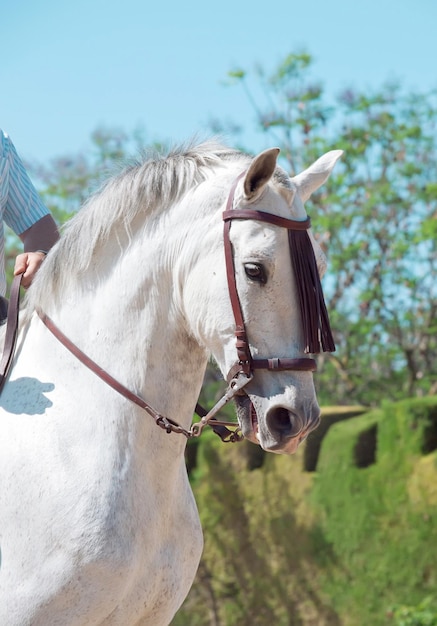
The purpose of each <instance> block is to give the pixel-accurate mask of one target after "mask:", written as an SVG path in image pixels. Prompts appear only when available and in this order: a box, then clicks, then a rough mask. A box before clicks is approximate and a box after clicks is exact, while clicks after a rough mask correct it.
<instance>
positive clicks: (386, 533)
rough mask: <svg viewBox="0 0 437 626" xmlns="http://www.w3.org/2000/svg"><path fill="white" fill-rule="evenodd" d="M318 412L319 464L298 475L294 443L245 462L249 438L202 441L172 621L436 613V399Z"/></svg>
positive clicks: (304, 625) (386, 618) (285, 621)
mask: <svg viewBox="0 0 437 626" xmlns="http://www.w3.org/2000/svg"><path fill="white" fill-rule="evenodd" d="M354 415H355V417H354ZM325 419H326V420H329V423H330V424H331V426H330V427H329V428H328V429H325V430H324V435H325V436H324V438H323V441H322V446H321V449H320V454H319V460H318V463H317V472H307V471H304V466H305V465H304V459H305V449H304V450H299V451H298V453H297V455H296V456H295V457H293V458H289V457H282V456H275V455H271V454H264V453H262V451H261V461H262V462H261V466H260V465H258V469H251V467H253V466H252V465H251V457H252V455H253V454H255V451H257V453H259V452H260V449H259V448H257V447H256V446H254V445H253V444H250V443H248V442H244V443H243V444H239V445H238V446H224V445H223V444H221V443H220V442H219V441H218V440H217V439H216V438H212V437H209V438H206V439H204V440H203V439H201V440H200V442H199V450H198V457H197V468H196V470H195V472H194V474H193V476H192V485H193V489H194V493H195V497H196V501H197V503H198V507H199V511H200V516H201V520H202V526H203V530H204V535H205V550H204V555H203V558H202V562H201V567H200V569H199V574H198V576H197V579H196V581H195V584H194V586H193V588H192V590H191V592H190V595H189V597H188V599H187V601H186V603H185V604H184V606H183V607H182V609H181V610H180V612H179V613H178V615H177V616H176V618H175V620H174V621H173V624H172V626H188V625H191V624H202V626H206V625H207V624H211V625H214V626H233V625H237V624H238V625H239V626H240V625H242V626H244V625H246V624H247V626H249V624H250V625H252V624H255V625H259V626H265V625H266V624H275V626H276V625H278V626H289V625H290V624H293V626H312V625H313V624H318V626H363V624H372V626H389V625H390V624H395V625H396V626H399V625H400V624H411V625H412V624H418V625H421V624H427V623H428V622H427V621H425V620H427V619H435V600H436V597H435V589H436V588H437V560H436V558H435V555H436V552H435V546H436V545H437V526H436V524H435V520H436V519H437V397H429V398H424V399H415V400H408V401H403V402H398V403H394V404H391V403H386V404H384V405H383V406H382V407H381V408H380V409H378V410H374V411H372V412H367V413H364V414H363V413H362V409H359V408H357V407H355V408H349V409H347V410H344V409H343V408H342V407H339V408H335V407H333V408H331V409H330V410H329V411H328V410H326V411H324V413H323V418H322V426H323V423H324V420H325ZM308 445H309V442H308ZM428 597H429V598H430V599H429V600H424V598H428ZM401 619H404V620H407V619H409V620H410V621H404V622H402V621H401ZM414 620H416V621H414ZM420 620H422V621H420ZM429 623H430V624H434V622H433V621H430V622H429Z"/></svg>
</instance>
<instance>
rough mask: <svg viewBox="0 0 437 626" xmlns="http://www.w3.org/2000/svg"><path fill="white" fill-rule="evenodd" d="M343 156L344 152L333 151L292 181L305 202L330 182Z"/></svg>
mask: <svg viewBox="0 0 437 626" xmlns="http://www.w3.org/2000/svg"><path fill="white" fill-rule="evenodd" d="M342 154H343V150H331V151H330V152H327V153H326V154H324V155H323V156H321V157H320V159H317V161H315V162H314V163H313V164H312V165H310V166H309V167H308V168H307V169H306V170H304V171H303V172H301V173H300V174H297V176H294V177H293V178H292V179H291V180H292V181H293V182H294V184H295V185H296V187H297V189H298V191H299V195H300V197H301V198H302V201H303V202H305V201H306V200H308V198H309V197H310V196H311V194H312V193H313V192H314V191H315V190H316V189H318V188H319V187H321V186H322V185H323V183H325V182H326V181H327V180H328V178H329V175H330V173H331V172H332V170H333V168H334V165H335V164H336V162H337V160H338V159H339V158H340V157H341V155H342Z"/></svg>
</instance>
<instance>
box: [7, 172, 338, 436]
mask: <svg viewBox="0 0 437 626" xmlns="http://www.w3.org/2000/svg"><path fill="white" fill-rule="evenodd" d="M245 173H246V172H243V173H242V174H240V176H238V178H237V179H236V180H235V181H234V183H233V185H232V187H231V190H230V192H229V196H228V200H227V204H226V210H225V211H224V212H223V215H222V217H223V221H224V230H223V240H224V251H225V261H226V275H227V281H228V289H229V297H230V301H231V306H232V311H233V315H234V320H235V338H236V351H237V361H236V362H235V364H234V365H233V366H232V367H231V369H230V370H229V373H228V375H227V382H228V388H227V390H226V392H225V393H224V395H223V396H222V398H221V399H220V400H219V401H218V402H217V403H216V404H215V405H214V406H213V407H212V409H211V410H210V411H206V409H204V408H203V407H201V406H200V405H199V404H197V405H196V413H197V414H198V415H199V416H200V421H198V422H195V423H193V424H192V425H191V428H190V429H189V430H187V429H186V428H183V427H182V426H180V424H178V423H177V422H176V421H174V420H172V419H170V418H168V417H165V416H163V415H161V414H160V413H159V412H158V411H156V410H155V409H154V408H153V407H152V406H150V404H148V403H147V402H146V401H145V400H144V399H143V398H141V396H139V395H138V394H136V393H134V392H132V391H131V390H130V389H128V388H127V387H125V386H124V385H123V384H122V383H120V382H119V381H117V380H116V379H115V378H113V377H112V376H111V375H110V374H109V373H108V372H106V371H105V370H104V369H103V368H102V367H100V366H99V365H98V364H97V363H96V362H95V361H93V360H92V359H91V358H90V357H88V356H87V355H86V354H85V353H84V352H82V350H80V349H79V348H78V347H77V346H76V345H75V344H74V343H73V342H72V341H71V340H70V339H69V338H68V337H67V336H66V335H64V333H63V332H62V331H61V330H60V329H59V328H58V327H57V326H56V324H55V323H54V322H53V320H51V319H50V317H48V315H46V314H45V313H44V312H43V311H41V310H40V309H38V308H37V309H36V313H37V315H38V316H39V318H40V319H41V321H42V322H43V323H44V324H45V326H46V327H47V328H48V330H50V332H51V333H52V334H53V335H54V336H55V337H56V338H57V339H58V341H59V342H60V343H62V345H63V346H65V347H66V348H67V349H68V350H69V351H70V352H71V353H72V354H73V355H74V356H75V357H76V358H77V359H78V360H79V361H81V363H83V364H84V365H85V366H86V367H87V368H88V369H90V370H91V371H92V372H94V373H95V374H96V375H97V376H99V378H101V379H102V380H103V381H104V382H105V383H106V384H107V385H108V386H110V387H112V389H114V390H115V391H116V392H117V393H119V394H121V395H122V396H123V397H125V398H126V399H128V400H129V401H130V402H132V403H134V404H135V405H137V406H138V407H140V408H141V409H143V410H144V411H146V412H147V413H148V414H149V415H150V416H151V417H152V418H153V419H154V421H155V423H156V424H157V425H158V426H159V427H160V428H162V429H164V430H165V431H166V432H167V433H171V432H174V433H178V434H182V435H184V436H185V437H187V439H190V438H193V437H199V436H200V435H201V433H202V431H203V429H204V427H205V426H210V427H211V428H212V429H213V430H214V432H215V433H216V434H218V435H219V436H220V437H221V439H222V441H225V442H228V441H229V442H237V441H241V440H242V439H243V435H242V434H241V430H240V427H239V425H238V423H235V422H227V421H221V420H217V418H216V417H215V415H216V414H217V413H218V412H219V411H220V410H221V409H222V408H223V406H225V404H227V403H228V402H229V401H230V400H232V398H234V397H235V396H236V395H242V394H244V392H243V391H242V389H243V388H244V387H245V386H246V385H247V384H248V383H250V381H251V380H252V378H253V372H254V370H256V369H267V370H272V371H286V370H294V371H302V372H314V371H316V369H317V366H316V362H315V360H314V359H312V358H308V357H299V358H287V357H273V358H263V359H254V358H253V357H252V354H251V351H250V345H249V340H248V337H247V332H246V328H245V324H244V316H243V312H242V309H241V304H240V299H239V297H238V290H237V283H236V277H235V264H234V256H233V250H232V243H231V240H230V229H231V223H232V220H234V219H244V220H246V219H252V220H257V221H261V222H267V223H269V224H274V225H275V226H280V227H282V228H286V229H287V231H288V238H289V245H290V255H291V261H292V265H293V269H294V272H295V276H296V283H297V290H298V296H299V305H300V311H301V319H302V326H303V330H304V338H305V349H304V352H305V353H319V352H320V351H321V350H324V351H333V350H335V345H334V341H333V338H332V333H331V329H330V327H329V319H328V314H327V311H326V306H325V302H324V299H323V293H322V288H321V285H320V278H319V274H318V270H317V263H316V259H315V255H314V250H313V246H312V243H311V240H310V238H309V235H308V232H307V231H308V229H309V228H310V225H311V220H310V218H309V217H308V218H307V219H306V220H302V221H299V220H291V219H287V218H283V217H280V216H277V215H273V214H271V213H266V212H264V211H258V210H253V209H234V208H233V204H234V195H235V190H236V188H237V184H238V182H239V181H240V179H241V178H242V177H243V176H244V175H245ZM20 284H21V275H19V276H16V277H15V278H14V281H13V283H12V287H11V295H10V305H9V310H8V319H7V327H6V338H5V347H4V351H3V356H2V359H1V362H0V392H1V389H2V387H3V385H4V382H5V380H6V377H7V375H8V372H9V369H10V365H11V362H12V357H13V354H14V349H15V344H16V338H17V326H18V310H19V297H20ZM228 426H230V427H231V428H234V430H233V431H232V430H229V429H228Z"/></svg>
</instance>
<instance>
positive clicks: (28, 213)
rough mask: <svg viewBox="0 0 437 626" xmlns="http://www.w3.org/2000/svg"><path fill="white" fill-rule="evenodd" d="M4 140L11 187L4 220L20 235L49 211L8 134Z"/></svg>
mask: <svg viewBox="0 0 437 626" xmlns="http://www.w3.org/2000/svg"><path fill="white" fill-rule="evenodd" d="M3 139H4V140H5V141H4V144H6V145H4V147H6V152H7V158H8V161H9V187H8V195H7V200H6V204H5V207H4V212H3V219H4V221H5V222H6V224H7V225H8V226H9V227H10V228H12V230H13V231H14V232H15V233H16V234H17V235H20V234H21V233H23V232H24V231H25V230H27V229H28V228H30V227H31V226H32V225H33V224H35V222H38V220H40V219H41V218H42V217H44V216H45V215H47V214H48V213H49V210H48V209H47V207H46V206H45V204H44V203H43V201H42V199H41V198H40V196H39V195H38V192H37V191H36V189H35V187H34V186H33V184H32V182H31V180H30V178H29V176H28V174H27V172H26V170H25V168H24V165H23V163H22V161H21V159H20V157H19V156H18V154H17V151H16V150H15V146H14V144H13V143H12V141H11V140H10V139H9V137H8V136H7V135H6V134H5V135H4V137H3Z"/></svg>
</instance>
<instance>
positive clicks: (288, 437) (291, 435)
mask: <svg viewBox="0 0 437 626" xmlns="http://www.w3.org/2000/svg"><path fill="white" fill-rule="evenodd" d="M265 403H266V401H265V400H263V399H262V398H259V397H258V396H252V395H250V394H246V393H243V394H242V395H239V396H236V398H235V404H236V407H237V417H238V422H239V424H240V428H241V431H242V433H243V436H244V437H245V439H247V440H249V441H251V442H252V443H255V444H258V445H260V446H261V447H262V448H263V449H264V450H266V451H267V452H274V453H276V454H294V453H295V452H296V451H297V449H298V447H299V445H300V444H301V443H302V441H304V440H305V439H306V437H307V436H308V434H309V433H310V432H311V431H312V430H314V429H315V428H317V426H318V425H319V423H320V408H319V406H318V405H317V403H314V404H312V405H310V406H309V407H308V408H307V410H305V411H303V412H302V411H299V412H297V411H296V409H294V410H293V409H292V408H291V407H289V406H288V407H287V406H281V405H280V404H276V403H275V404H271V406H266V405H265Z"/></svg>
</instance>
